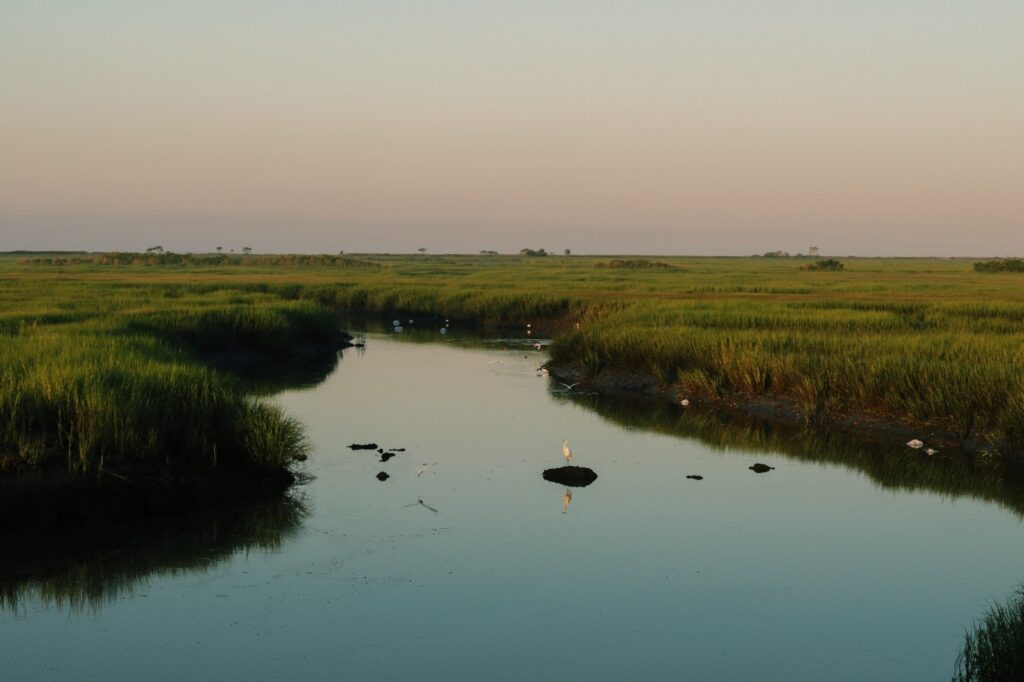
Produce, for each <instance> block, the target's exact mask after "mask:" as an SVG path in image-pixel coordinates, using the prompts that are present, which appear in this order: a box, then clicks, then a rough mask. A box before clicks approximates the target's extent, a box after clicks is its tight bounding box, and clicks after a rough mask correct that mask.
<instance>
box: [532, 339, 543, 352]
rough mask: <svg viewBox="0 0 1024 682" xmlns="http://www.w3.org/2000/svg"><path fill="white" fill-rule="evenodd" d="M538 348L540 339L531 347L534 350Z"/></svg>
mask: <svg viewBox="0 0 1024 682" xmlns="http://www.w3.org/2000/svg"><path fill="white" fill-rule="evenodd" d="M540 348H541V346H540V341H538V342H537V343H535V344H533V349H534V350H540Z"/></svg>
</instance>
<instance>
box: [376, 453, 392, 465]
mask: <svg viewBox="0 0 1024 682" xmlns="http://www.w3.org/2000/svg"><path fill="white" fill-rule="evenodd" d="M394 456H395V453H393V452H382V453H381V454H380V461H381V463H382V464H383V463H384V462H387V461H388V460H389V459H391V458H392V457H394Z"/></svg>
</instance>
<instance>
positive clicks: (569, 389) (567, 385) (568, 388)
mask: <svg viewBox="0 0 1024 682" xmlns="http://www.w3.org/2000/svg"><path fill="white" fill-rule="evenodd" d="M558 385H559V386H565V390H567V391H571V390H572V389H573V388H574V387H576V386H579V385H580V382H578V381H577V382H576V383H575V384H567V383H565V382H563V381H559V382H558Z"/></svg>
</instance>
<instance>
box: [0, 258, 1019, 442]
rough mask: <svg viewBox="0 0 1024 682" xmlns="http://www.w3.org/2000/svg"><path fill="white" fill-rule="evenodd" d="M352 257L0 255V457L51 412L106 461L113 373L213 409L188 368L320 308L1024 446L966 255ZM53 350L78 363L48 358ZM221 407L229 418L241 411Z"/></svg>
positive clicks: (1002, 328) (1008, 330)
mask: <svg viewBox="0 0 1024 682" xmlns="http://www.w3.org/2000/svg"><path fill="white" fill-rule="evenodd" d="M356 259H357V260H360V261H366V262H372V263H374V264H375V267H365V268H364V267H336V266H323V267H318V266H316V265H309V266H302V267H295V268H288V267H282V266H281V265H272V264H268V263H263V264H260V263H259V262H257V261H253V262H251V263H249V264H248V265H244V266H241V265H223V266H221V265H213V264H208V265H191V266H189V267H187V268H184V267H179V266H177V265H173V264H169V265H166V266H161V265H156V266H153V267H118V266H112V265H103V264H101V263H96V262H91V263H84V264H80V265H75V266H68V267H59V266H51V265H42V264H32V265H21V264H19V263H18V262H17V259H15V258H8V259H6V260H2V259H0V334H2V335H3V338H4V339H5V341H6V343H5V344H4V347H3V349H0V357H2V358H3V360H4V366H3V370H2V372H3V376H2V377H0V381H4V382H7V383H6V386H7V389H8V390H12V391H13V394H14V395H13V396H10V397H5V398H3V399H2V400H3V401H4V408H3V409H4V410H5V411H4V412H3V413H0V419H3V420H4V421H3V423H4V424H6V428H5V429H4V437H5V438H6V443H5V445H4V446H2V447H4V448H5V449H6V450H7V451H11V450H13V451H15V452H17V453H19V454H18V455H17V457H19V458H21V459H22V460H25V461H29V460H33V459H36V458H38V457H40V453H41V452H44V451H46V450H47V448H46V447H43V448H40V445H39V440H38V439H36V440H33V439H32V438H29V437H27V436H26V434H28V433H29V432H31V431H32V429H36V430H38V429H39V421H38V420H36V421H33V420H32V419H29V418H28V417H27V415H29V414H32V413H36V412H39V411H40V406H45V409H43V410H42V411H41V413H45V414H48V415H52V414H55V413H59V414H60V415H61V418H62V419H64V420H66V421H67V424H66V425H65V426H62V427H61V429H53V428H50V429H45V428H44V429H43V430H44V431H45V432H46V433H47V434H48V435H47V436H46V437H47V443H46V445H47V446H49V445H52V443H53V441H55V440H56V439H58V437H60V438H64V437H63V436H61V435H60V434H62V433H67V432H70V433H77V431H76V429H80V427H79V424H80V421H77V420H76V419H73V418H72V417H71V416H70V415H73V414H89V415H91V414H93V412H97V413H98V414H100V415H108V416H106V417H103V418H101V419H99V420H98V421H99V423H107V424H109V426H107V427H104V428H103V429H100V430H99V431H100V435H99V436H96V437H93V435H92V434H89V433H83V434H82V437H76V438H75V439H74V442H75V443H76V444H78V443H80V444H83V445H84V446H85V447H84V450H85V451H86V452H89V453H92V454H90V455H89V456H88V457H86V458H84V459H83V458H82V457H78V461H93V460H95V459H96V457H97V456H98V455H97V454H96V453H100V452H104V451H105V450H104V448H102V447H100V445H99V443H104V442H106V443H109V442H117V439H116V438H115V437H114V436H113V435H111V434H120V433H121V430H122V429H123V428H124V427H123V424H125V423H126V422H124V421H120V422H119V421H118V420H117V419H116V418H115V416H116V415H118V414H120V412H119V411H118V409H114V408H113V407H110V406H108V407H104V405H103V401H102V400H101V401H98V402H97V400H96V398H97V396H102V395H111V396H112V395H121V394H123V393H124V392H128V393H131V392H132V391H135V392H136V393H138V394H142V393H146V392H148V391H153V390H155V389H154V388H153V387H152V386H149V387H143V386H139V387H136V388H133V387H132V386H133V384H132V382H133V381H141V380H139V379H132V378H131V377H130V376H124V375H131V376H135V375H137V374H139V373H140V371H141V372H142V373H143V374H152V375H159V376H163V377H164V378H163V379H160V381H161V382H163V381H168V382H169V383H170V386H172V387H173V385H174V381H178V382H181V385H182V386H188V387H189V388H188V390H189V391H195V392H196V393H197V395H199V396H201V397H202V396H206V397H204V398H202V399H200V400H198V401H195V402H197V404H202V402H203V400H209V401H210V402H211V404H219V403H217V400H216V399H215V398H214V397H212V393H214V392H215V389H214V388H211V387H210V386H211V385H214V384H215V385H216V386H219V387H223V390H224V391H228V392H235V391H236V389H235V388H232V387H229V386H227V384H225V383H224V380H223V378H221V377H219V376H217V377H208V376H206V375H205V374H203V371H204V369H203V366H202V364H201V363H200V362H199V359H200V356H201V353H202V351H204V350H210V349H217V348H224V347H228V346H230V345H231V344H232V343H244V344H246V345H248V346H252V347H256V348H259V349H261V350H263V351H265V352H267V353H269V354H274V353H278V352H281V350H282V349H283V348H285V347H286V346H287V345H288V344H290V343H292V342H294V340H295V339H297V338H302V337H306V336H317V335H323V334H325V333H327V332H328V331H329V328H330V326H331V324H333V322H332V319H331V318H330V316H329V315H325V314H324V313H325V311H338V312H342V313H347V314H349V315H354V316H373V317H379V318H381V319H387V320H390V319H393V318H394V317H395V316H398V317H401V318H403V319H404V318H405V317H410V316H416V317H417V318H418V319H419V318H424V321H426V320H435V321H436V320H446V319H450V320H451V321H452V322H453V323H455V322H472V323H475V324H478V325H484V326H488V325H499V326H504V327H512V328H514V329H520V330H523V331H525V325H526V324H527V323H533V324H534V325H535V326H536V325H537V324H538V323H543V322H549V323H551V322H554V323H557V324H556V327H557V329H560V330H561V332H560V333H559V334H558V335H557V338H556V342H555V343H554V344H553V346H552V347H551V353H552V357H553V359H554V360H555V361H557V362H566V363H573V364H576V365H578V366H580V367H581V368H582V369H583V370H584V371H586V372H589V373H597V372H600V371H602V370H605V369H621V370H629V371H634V372H638V373H643V374H648V375H651V376H654V377H657V378H658V379H659V380H661V381H662V382H664V383H667V384H673V385H675V386H676V387H677V388H678V389H679V390H680V391H684V392H686V393H687V394H692V395H693V396H697V397H700V396H704V397H707V398H709V399H714V400H721V401H725V402H730V401H741V400H744V399H747V398H750V397H756V396H762V395H773V396H785V397H788V398H790V399H793V400H795V401H797V402H799V403H800V404H802V405H804V406H805V408H806V412H807V414H809V415H811V416H812V417H814V418H817V417H827V416H828V415H829V414H832V413H842V412H864V413H868V414H874V415H879V416H885V417H892V418H895V419H900V420H905V421H908V422H913V423H916V424H921V425H932V426H935V427H941V428H943V429H945V430H948V431H950V432H952V433H955V434H957V435H958V436H960V437H963V438H965V439H972V438H973V439H988V440H991V441H994V442H996V443H998V446H999V447H1000V448H1004V447H1005V448H1010V449H1016V450H1020V449H1022V447H1024V342H1022V340H1024V287H1021V286H1020V282H1019V275H1017V274H1014V273H998V272H996V273H988V272H984V273H979V272H976V271H975V269H974V267H973V261H967V260H941V259H916V260H915V259H891V260H884V259H852V258H848V259H844V260H843V263H844V266H845V267H844V269H843V270H842V271H835V272H828V273H822V272H812V271H804V270H799V269H796V268H794V266H793V264H792V262H791V259H768V258H717V259H716V258H665V257H661V258H660V259H659V260H661V261H663V262H665V263H667V264H669V265H671V266H672V267H671V268H641V269H631V268H598V267H595V266H596V265H597V264H599V263H604V262H608V260H609V258H608V257H602V258H597V257H594V258H590V257H578V256H572V257H561V256H550V257H547V258H529V257H516V256H513V257H508V256H493V255H487V256H444V255H441V256H416V257H412V256H387V255H380V254H377V255H368V256H358V257H357V258H356ZM549 326H550V325H549ZM48 335H49V336H53V337H54V338H53V339H52V340H50V341H47V342H45V343H40V342H38V339H45V338H46V337H47V336H48ZM46 343H49V344H50V346H47V345H46ZM68 344H71V345H73V346H75V347H76V348H78V349H79V350H78V351H75V352H71V351H67V350H65V349H63V348H62V345H68ZM39 349H44V350H39ZM45 349H49V350H45ZM76 353H77V355H76ZM104 363H106V364H104ZM133 363H134V367H133ZM19 368H20V369H19ZM118 368H123V369H125V370H126V371H125V372H124V373H123V374H119V373H118V371H117V370H118ZM140 368H142V369H140ZM172 379H173V380H172ZM75 382H79V384H81V385H82V386H83V389H82V390H78V391H77V392H76V393H75V394H73V395H69V396H65V397H64V398H61V399H60V400H56V399H52V398H53V397H54V396H58V395H59V391H56V390H55V389H44V388H43V387H46V386H52V385H54V384H55V383H59V384H61V385H71V386H75V385H78V384H75ZM82 382H84V383H82ZM118 382H120V383H118ZM112 385H113V386H114V387H111V386H112ZM21 386H24V387H26V388H31V390H21V389H20V388H19V387H21ZM85 386H88V387H89V388H88V390H85V389H84V387H85ZM32 387H35V388H32ZM104 387H108V388H104ZM175 391H177V392H175ZM6 393H7V390H5V394H6ZM168 393H169V394H171V395H178V396H181V395H183V394H184V393H186V389H185V388H182V387H179V388H176V389H174V390H169V391H168ZM147 395H148V394H147ZM86 396H92V398H91V399H86ZM160 400H161V399H159V398H152V397H150V398H147V399H146V401H153V402H154V403H155V404H160ZM146 401H143V402H144V403H145V402H146ZM235 404H236V408H235V409H236V413H237V411H238V410H242V409H243V408H241V407H237V405H238V403H235ZM58 407H59V408H60V409H58ZM72 407H73V408H74V409H73V410H72V409H71V408H72ZM161 409H163V408H161ZM209 411H210V410H204V411H203V412H204V414H205V413H207V412H209ZM155 413H156V411H155V410H154V414H155ZM213 413H217V410H213ZM47 418H48V419H51V422H50V423H51V424H52V417H47ZM182 418H184V419H188V418H193V419H195V420H197V421H199V422H202V420H203V419H205V417H203V416H202V415H198V414H197V415H195V416H194V417H189V415H188V414H185V415H182ZM89 419H92V417H88V418H87V421H88V420H89ZM141 423H142V424H143V425H144V426H145V428H142V429H139V430H138V432H139V433H136V434H135V435H132V436H121V435H118V436H117V438H121V439H129V440H131V439H138V440H141V444H142V445H146V444H149V443H151V442H152V441H151V440H150V439H149V438H147V437H146V436H144V435H139V434H153V438H154V439H155V440H157V441H160V440H162V439H163V438H164V437H165V436H166V435H167V434H165V433H163V432H162V431H161V430H160V429H159V428H158V427H155V426H152V427H151V426H149V425H148V424H147V420H146V419H143V420H142V422H141ZM202 423H204V424H206V426H204V427H203V429H202V430H201V431H202V433H204V434H207V435H205V436H204V437H202V438H198V437H197V440H198V443H197V444H192V445H190V447H198V451H200V452H205V453H206V455H205V458H206V459H207V460H209V459H210V458H212V457H213V453H214V451H215V450H214V445H216V453H217V457H218V458H221V457H223V456H227V454H226V453H225V452H224V451H223V448H224V447H225V445H224V443H223V442H222V440H221V438H220V437H219V436H216V435H215V434H216V433H217V429H215V428H213V427H212V426H211V425H209V423H208V422H202ZM115 424H121V425H122V426H117V427H115V426H114V425H115ZM91 430H92V429H88V431H91ZM103 434H106V435H103ZM66 440H68V439H67V438H64V441H66ZM64 441H62V445H63V446H64V447H65V448H66V443H64ZM122 442H129V441H128V440H123V441H122ZM138 445H139V443H135V442H134V441H133V442H132V447H133V448H135V447H137V446H138ZM80 449H82V448H81V446H78V445H76V446H75V447H73V448H72V449H71V450H72V452H73V451H74V450H80ZM157 450H159V448H158V447H157V446H152V445H151V446H149V447H148V448H147V447H143V448H142V451H146V452H153V453H155V452H156V451H157ZM69 461H76V459H75V457H73V456H71V455H69Z"/></svg>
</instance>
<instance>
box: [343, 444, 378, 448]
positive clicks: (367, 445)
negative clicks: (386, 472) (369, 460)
mask: <svg viewBox="0 0 1024 682" xmlns="http://www.w3.org/2000/svg"><path fill="white" fill-rule="evenodd" d="M348 447H349V448H350V449H352V450H377V449H378V445H377V444H376V443H352V445H349V446H348Z"/></svg>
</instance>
